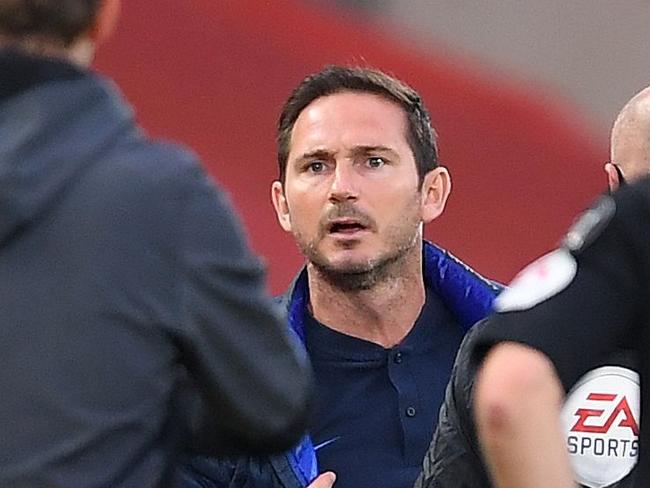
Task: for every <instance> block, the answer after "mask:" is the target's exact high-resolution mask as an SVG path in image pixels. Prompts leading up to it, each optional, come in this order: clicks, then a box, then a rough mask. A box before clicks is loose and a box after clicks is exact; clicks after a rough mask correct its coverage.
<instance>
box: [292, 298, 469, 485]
mask: <svg viewBox="0 0 650 488" xmlns="http://www.w3.org/2000/svg"><path fill="white" fill-rule="evenodd" d="M462 338H463V331H462V330H461V328H460V327H459V326H458V324H457V323H456V321H455V320H454V318H453V316H452V315H451V314H450V312H449V311H448V310H447V309H446V307H445V306H444V305H443V304H442V302H441V301H440V299H439V298H438V297H437V296H436V295H435V293H434V292H431V291H429V290H427V299H426V303H425V305H424V307H423V309H422V311H421V313H420V316H419V318H418V319H417V320H416V323H415V325H414V326H413V329H412V330H411V331H410V332H409V334H408V335H407V336H406V337H405V338H404V340H403V341H402V342H401V343H400V344H399V345H398V346H395V347H392V348H390V349H386V348H384V347H382V346H380V345H377V344H374V343H371V342H368V341H365V340H363V339H358V338H355V337H351V336H348V335H346V334H342V333H340V332H337V331H335V330H332V329H330V328H328V327H326V326H324V325H322V324H320V323H319V322H317V321H316V320H315V319H314V318H313V317H312V316H311V315H310V314H309V313H307V314H306V317H305V339H306V345H307V350H308V351H309V356H310V359H311V362H312V365H313V368H314V373H315V376H316V378H315V380H316V381H315V384H316V395H315V397H316V398H315V404H316V408H315V412H314V419H313V421H312V425H311V430H310V434H311V436H312V439H313V442H314V445H315V446H316V449H317V451H316V453H317V457H318V462H319V468H320V471H321V472H324V471H329V470H331V471H334V472H336V474H337V482H336V488H366V487H367V488H377V487H381V486H386V487H390V488H411V487H412V486H413V483H414V482H415V479H416V478H417V476H418V474H419V472H420V469H421V466H422V460H423V458H424V454H425V452H426V450H427V448H428V447H429V444H430V442H431V437H432V435H433V431H434V429H435V426H436V424H437V422H438V410H439V408H440V405H441V404H442V401H443V399H444V393H445V388H446V386H447V382H448V380H449V376H450V374H451V368H452V365H453V361H454V358H455V356H456V351H457V350H458V346H459V345H460V342H461V340H462Z"/></svg>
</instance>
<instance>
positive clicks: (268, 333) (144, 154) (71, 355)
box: [0, 52, 308, 488]
mask: <svg viewBox="0 0 650 488" xmlns="http://www.w3.org/2000/svg"><path fill="white" fill-rule="evenodd" d="M263 278H264V271H263V268H262V266H261V265H260V262H259V261H258V260H257V259H256V258H254V257H253V256H252V255H251V254H250V252H249V251H248V249H247V246H246V243H245V240H244V237H243V235H242V232H241V230H240V227H239V224H238V222H237V220H236V218H235V217H234V216H233V213H232V211H231V208H230V204H229V203H228V201H227V200H226V199H225V198H224V196H223V195H222V193H221V192H220V191H218V190H217V189H216V188H215V186H214V185H213V183H211V182H210V181H209V179H208V178H207V177H206V175H205V174H204V171H203V170H202V169H201V166H200V164H199V163H198V162H197V160H196V158H195V157H194V156H193V155H191V154H189V153H188V152H186V151H184V150H182V149H179V148H177V147H173V146H170V145H165V144H159V143H154V142H152V141H150V140H148V139H147V138H145V137H144V136H143V134H142V133H141V131H140V130H139V129H138V128H137V126H136V125H135V123H134V121H133V115H132V113H131V110H130V109H129V108H128V106H126V105H125V103H124V102H123V101H122V100H121V98H120V97H119V96H118V95H117V94H116V93H115V91H114V89H113V88H112V87H111V86H109V85H108V84H107V83H106V82H105V81H103V80H101V79H100V78H99V77H97V76H95V75H92V74H89V73H85V72H82V71H78V70H76V69H75V68H73V67H71V66H69V65H67V64H65V63H62V62H57V61H52V60H47V61H46V60H43V59H36V58H28V57H24V56H22V55H18V54H16V53H12V52H0V297H1V298H0V308H1V312H0V345H1V347H2V353H1V356H0V365H1V367H0V391H1V392H2V394H1V396H2V399H1V400H0V437H1V438H2V441H1V442H0V486H2V487H12V488H23V487H41V486H47V487H49V488H56V487H66V488H69V487H75V488H79V487H86V486H87V487H90V486H92V487H137V488H143V487H154V486H162V485H164V484H167V483H168V482H169V481H171V475H170V473H171V472H172V466H173V464H174V462H175V459H176V457H177V455H178V454H179V451H180V450H181V449H182V447H183V446H185V447H187V446H190V445H191V447H192V448H193V449H194V450H196V451H197V452H202V453H204V454H219V453H222V452H241V451H243V452H248V453H251V452H252V453H255V452H260V453H268V452H273V451H277V450H281V449H285V448H287V447H289V446H290V445H292V444H293V443H295V441H296V440H297V439H298V438H299V437H300V435H301V433H302V430H303V427H304V424H305V417H306V406H307V397H308V395H307V390H308V388H307V386H308V374H307V373H306V364H305V362H304V360H302V359H300V358H299V354H300V353H298V352H297V348H295V347H294V345H293V342H292V340H291V339H290V338H289V336H288V335H287V332H286V327H284V325H283V323H284V318H283V317H282V316H281V314H280V313H279V311H278V310H277V309H276V308H275V307H274V306H273V305H272V304H271V301H270V299H269V298H268V297H267V296H266V294H265V292H264V280H263ZM203 400H205V401H203ZM194 430H195V431H197V432H201V433H202V436H201V438H193V437H192V435H191V434H192V432H193V431H194ZM190 443H191V444H190Z"/></svg>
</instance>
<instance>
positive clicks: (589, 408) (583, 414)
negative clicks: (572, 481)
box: [562, 366, 640, 488]
mask: <svg viewBox="0 0 650 488" xmlns="http://www.w3.org/2000/svg"><path fill="white" fill-rule="evenodd" d="M639 398H640V394H639V375H638V374H637V373H635V372H634V371H631V370H629V369H626V368H622V367H618V366H604V367H602V368H598V369H595V370H593V371H590V372H589V373H587V374H586V375H585V376H583V377H582V378H581V379H580V380H579V381H578V382H577V383H576V385H575V386H574V387H573V389H572V390H571V392H570V393H569V395H568V396H567V400H566V402H565V404H564V407H563V408H562V424H563V428H564V431H565V433H566V439H567V449H568V451H569V455H570V457H571V463H572V465H573V469H574V471H575V473H576V481H578V482H579V483H581V484H583V485H585V486H589V487H591V488H603V487H606V486H609V485H611V484H613V483H615V482H617V481H620V480H621V479H622V478H623V477H625V475H627V474H628V473H629V472H630V471H631V470H632V468H633V467H634V465H635V464H636V460H637V457H638V454H639V440H638V436H639V420H640V419H639V411H640V407H639Z"/></svg>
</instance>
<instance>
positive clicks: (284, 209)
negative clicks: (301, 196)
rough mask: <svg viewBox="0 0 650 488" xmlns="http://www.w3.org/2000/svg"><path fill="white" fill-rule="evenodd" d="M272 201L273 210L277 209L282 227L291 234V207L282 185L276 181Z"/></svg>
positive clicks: (272, 186)
mask: <svg viewBox="0 0 650 488" xmlns="http://www.w3.org/2000/svg"><path fill="white" fill-rule="evenodd" d="M271 200H272V201H273V208H275V215H276V216H277V217H278V222H280V227H282V228H283V229H284V230H285V231H287V232H291V216H290V215H289V205H288V204H287V197H286V196H285V195H284V188H283V187H282V183H281V182H280V181H278V180H276V181H274V182H273V184H272V185H271Z"/></svg>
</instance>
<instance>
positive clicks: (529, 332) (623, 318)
mask: <svg viewBox="0 0 650 488" xmlns="http://www.w3.org/2000/svg"><path fill="white" fill-rule="evenodd" d="M649 127H650V90H648V89H646V90H644V91H642V92H641V93H639V94H638V95H636V96H635V97H634V98H633V99H632V100H631V101H630V102H629V103H628V104H627V105H626V106H625V108H624V109H623V111H622V112H621V114H620V115H619V117H618V118H617V120H616V123H615V126H614V129H613V131H612V162H611V163H609V164H608V165H607V166H606V171H607V173H608V178H609V181H610V186H611V187H612V188H614V189H615V188H616V187H618V186H621V185H622V184H623V183H624V182H625V181H626V180H627V181H628V182H629V181H630V180H637V179H639V178H641V177H643V176H644V175H647V174H648V173H650V137H649V136H648V134H649V132H648V128H649ZM649 226H650V182H649V181H648V179H647V178H646V179H645V180H643V181H642V182H641V183H638V184H635V185H633V186H632V187H631V188H629V189H628V188H625V189H623V190H621V192H620V194H618V193H617V194H615V195H614V197H613V198H612V197H603V198H602V199H601V200H600V201H598V203H597V204H596V205H594V207H592V208H591V209H590V210H589V211H588V212H587V213H585V214H584V215H583V216H582V217H581V218H580V219H578V221H577V222H576V224H574V226H573V227H572V229H571V230H570V231H569V233H568V234H567V237H566V239H565V240H564V243H563V247H562V248H561V249H559V250H558V251H555V252H554V253H551V254H550V255H547V256H545V257H543V258H541V259H540V260H538V261H537V262H535V263H533V264H532V265H530V266H529V267H528V268H526V269H525V270H524V271H523V272H522V273H521V274H520V275H519V276H518V278H516V279H515V281H514V282H513V285H512V288H511V290H509V291H508V292H506V293H504V294H503V295H502V297H501V298H500V299H499V301H498V302H497V304H496V308H497V310H498V311H499V312H500V313H499V315H497V316H496V317H494V318H492V319H490V324H489V326H488V327H486V328H485V330H483V331H481V332H480V334H479V338H478V340H477V345H476V349H475V355H476V360H479V359H480V358H481V357H482V356H483V354H484V353H485V351H486V350H487V349H488V348H489V347H491V346H493V345H494V344H496V343H497V342H501V341H514V342H506V343H504V344H500V345H496V346H495V347H494V349H493V350H492V351H491V352H490V353H489V355H488V357H487V359H486V360H485V363H484V366H483V368H482V372H481V373H480V376H479V378H478V380H477V385H476V400H475V405H476V418H477V425H478V430H479V434H480V437H481V442H482V445H483V447H484V450H485V456H486V459H487V461H488V464H489V466H490V469H491V472H492V475H493V478H494V480H495V482H496V484H497V486H500V487H504V488H505V487H514V486H517V487H537V486H556V487H562V486H567V487H568V486H572V485H573V481H572V478H573V477H572V470H571V467H570V465H569V462H568V459H567V456H566V448H565V446H564V445H563V443H562V439H561V434H560V430H559V428H558V427H559V425H558V415H559V409H560V405H561V403H562V400H563V396H564V391H566V390H568V388H569V387H570V386H571V385H572V384H573V382H574V381H575V379H576V378H577V377H578V376H580V375H581V374H583V373H584V371H586V370H587V369H588V368H590V367H591V366H592V365H594V364H598V363H599V362H601V361H602V358H606V357H608V355H611V353H612V352H614V351H616V350H617V349H620V348H625V349H629V350H631V351H633V352H634V353H635V359H636V362H637V364H638V369H639V371H640V372H641V379H642V382H641V385H642V398H643V399H647V398H648V397H649V393H648V387H647V384H648V382H647V379H648V374H649V373H650V371H649V369H648V366H649V363H648V359H647V351H648V338H649V336H648V333H649V329H648V325H649V323H648V319H649V316H648V296H647V294H648V291H649V289H650V288H649V286H648V281H647V280H648V269H649V259H650V245H649V243H650V241H648V239H647V229H648V227H649ZM515 342H519V344H517V343H515ZM557 375H559V378H558V376H557ZM625 381H626V378H625V375H619V377H618V378H617V382H618V384H619V385H623V384H624V383H625ZM637 381H638V380H637ZM611 386H612V387H610V388H607V387H606V385H602V384H601V385H598V390H597V391H596V390H594V391H593V392H592V393H591V400H592V408H590V409H588V408H584V409H580V410H578V411H577V412H576V413H577V414H578V417H579V418H578V425H579V427H580V428H581V430H582V431H584V432H593V433H596V434H598V436H591V437H593V438H594V441H593V442H592V443H593V444H594V448H598V447H597V446H598V445H599V441H601V442H600V443H602V444H603V446H602V447H603V449H602V450H603V453H602V454H603V456H604V457H606V458H609V459H611V458H612V454H613V453H614V454H616V452H617V451H620V450H621V449H622V448H623V446H622V445H621V443H622V441H624V440H625V439H607V434H608V432H609V431H617V432H619V437H620V432H624V431H632V432H634V433H635V435H636V436H638V435H639V429H640V423H639V418H638V414H637V412H638V408H639V406H638V400H637V399H636V398H634V399H633V401H630V400H629V398H627V397H626V396H625V395H620V394H619V393H620V392H619V391H618V389H617V388H616V387H613V385H611ZM634 400H636V401H634ZM598 406H599V407H600V408H596V407H598ZM610 406H613V407H614V408H609V407H610ZM642 411H645V410H644V409H643V408H642ZM531 419H534V421H533V422H531ZM587 439H588V438H587ZM582 444H585V442H584V441H582V442H581V445H582ZM630 447H631V449H633V451H634V453H633V457H634V460H636V457H637V455H639V453H640V459H639V464H638V466H637V468H636V469H635V473H634V475H635V476H632V477H628V478H625V479H624V480H623V481H621V482H620V483H619V484H618V485H616V486H621V487H622V486H641V484H642V483H643V484H644V485H645V484H646V483H647V481H648V480H649V479H650V463H649V461H650V459H649V458H648V431H647V429H645V430H643V429H641V435H640V445H639V442H638V441H637V440H636V439H634V440H632V442H630ZM569 453H571V449H569ZM631 457H632V456H631ZM603 462H605V461H603ZM573 468H574V469H575V463H574V465H573ZM579 474H580V473H579V472H577V470H576V475H579ZM576 479H577V480H578V481H581V479H580V476H577V477H576ZM634 480H636V484H635V481H634ZM592 486H594V485H592ZM599 486H605V485H604V484H600V485H599Z"/></svg>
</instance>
